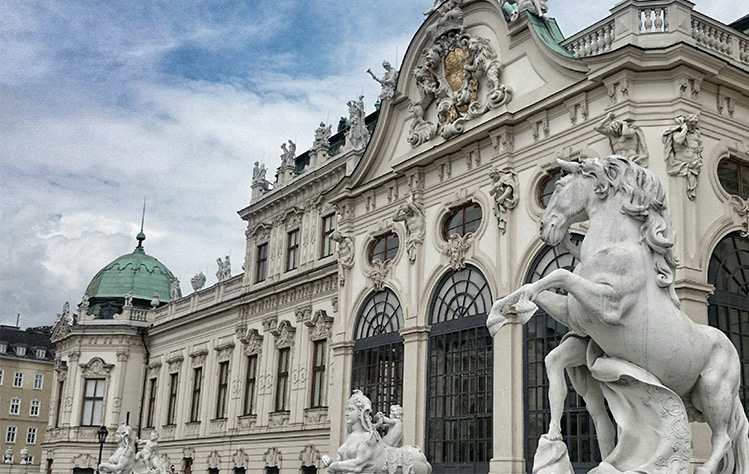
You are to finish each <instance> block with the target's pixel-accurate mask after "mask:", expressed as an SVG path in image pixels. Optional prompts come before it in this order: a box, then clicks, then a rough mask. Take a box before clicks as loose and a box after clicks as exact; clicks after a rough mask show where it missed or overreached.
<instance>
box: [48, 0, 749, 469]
mask: <svg viewBox="0 0 749 474" xmlns="http://www.w3.org/2000/svg"><path fill="white" fill-rule="evenodd" d="M545 4H546V2H544V1H532V2H531V1H519V2H505V1H502V2H500V1H496V0H462V1H461V0H446V1H443V2H439V1H437V2H435V6H434V8H432V9H430V11H429V12H428V15H427V16H426V17H425V21H424V24H423V25H422V26H421V28H420V29H419V30H418V31H417V32H415V35H414V37H413V40H412V42H411V44H410V46H409V49H408V50H407V52H406V54H405V58H404V60H403V61H402V66H401V67H400V71H398V74H397V83H396V85H395V88H394V90H393V91H390V90H388V91H386V92H387V93H386V94H383V96H382V103H381V105H380V108H379V110H378V111H377V112H375V113H373V114H371V115H369V116H366V117H365V116H364V113H363V103H362V98H361V97H352V98H351V99H352V100H351V101H349V103H348V107H349V113H350V117H349V120H348V122H347V121H345V120H344V121H343V122H342V123H341V126H340V127H339V130H338V132H337V133H335V132H334V131H331V129H330V128H329V125H330V124H327V125H326V124H321V125H320V128H319V129H318V130H317V132H314V131H313V130H310V135H312V134H313V133H315V146H313V148H312V149H311V150H309V151H305V152H303V153H301V154H299V155H298V156H297V154H296V145H295V144H294V143H293V142H291V141H289V142H288V144H284V146H283V153H284V155H283V160H282V165H281V167H280V168H279V169H278V171H277V173H276V175H275V180H273V181H271V180H268V179H266V177H265V174H266V170H265V168H264V167H263V166H261V165H256V169H255V172H254V173H253V186H252V196H251V199H250V201H249V205H248V206H247V207H246V208H244V209H241V210H240V211H239V215H240V217H241V218H242V219H244V220H245V221H246V222H247V231H246V237H247V247H246V254H245V257H244V266H243V268H244V269H245V270H244V272H243V273H239V274H235V275H231V269H230V267H229V262H228V258H227V259H226V261H223V260H221V259H220V258H219V260H220V262H221V265H220V266H219V273H220V274H221V277H220V278H219V280H220V281H219V283H217V284H215V285H213V286H209V287H203V284H204V283H205V276H202V278H200V275H196V277H195V278H193V287H194V288H195V292H194V293H191V294H189V295H187V296H182V295H181V294H179V291H178V290H175V288H174V287H173V286H172V285H171V284H172V282H173V280H174V276H173V275H172V274H171V272H170V271H169V270H168V269H167V268H166V267H165V266H164V265H163V264H161V263H160V262H159V261H158V260H156V259H155V258H153V257H150V256H148V255H146V254H145V250H144V247H143V242H144V240H145V235H139V236H138V244H137V245H138V246H137V248H136V250H135V252H134V253H133V254H127V255H123V256H122V257H120V258H118V259H117V260H115V261H113V262H112V264H110V265H108V266H107V267H105V268H104V269H102V271H101V272H100V273H99V274H97V275H96V277H94V279H93V281H92V283H91V285H89V288H88V290H87V291H86V296H85V298H84V301H82V303H81V305H80V306H79V308H78V312H77V314H75V317H70V318H61V319H60V320H59V321H58V323H57V325H56V326H55V329H54V333H53V338H52V339H53V342H55V343H56V344H57V352H56V363H55V377H54V380H53V381H51V383H52V384H53V395H52V401H51V404H50V406H51V408H50V416H49V420H50V421H49V425H48V428H47V432H46V438H45V442H44V445H43V452H42V454H41V458H42V460H41V470H42V472H47V473H50V474H51V473H55V474H57V473H60V474H71V473H73V474H84V473H89V474H90V473H93V471H94V470H95V469H96V465H97V460H98V450H99V443H98V441H97V430H98V429H99V427H100V426H101V425H104V426H106V427H107V429H108V431H109V437H108V439H107V443H106V444H105V445H104V453H105V454H104V459H108V458H109V455H110V454H111V453H112V452H114V450H115V443H114V434H115V431H116V430H117V428H118V426H120V425H121V424H122V423H125V422H126V421H127V422H128V423H129V425H130V426H131V427H132V428H133V430H134V432H135V435H137V436H138V437H139V438H140V439H144V440H145V439H147V438H148V436H149V433H150V432H151V431H152V430H156V431H157V432H158V433H159V435H160V437H159V440H158V446H159V451H158V452H159V453H160V455H161V456H162V457H163V458H164V459H163V461H164V462H163V463H161V464H164V463H165V465H167V466H174V470H175V471H177V472H179V473H184V474H193V473H206V472H207V473H209V474H230V473H231V474H245V473H255V474H276V473H279V474H298V473H300V472H301V473H303V474H311V473H313V472H317V470H318V469H323V464H322V462H321V459H322V457H323V456H324V455H329V456H330V457H331V458H335V452H336V450H337V449H338V447H339V446H341V445H342V444H344V440H345V439H346V435H347V432H346V423H345V418H344V410H345V407H346V404H347V400H349V397H350V396H351V393H352V390H354V389H359V390H361V391H362V392H363V394H364V395H366V396H367V397H368V399H370V400H371V402H372V405H373V412H383V413H388V411H389V408H390V406H391V405H395V404H397V405H401V406H402V407H403V444H404V445H411V444H415V445H418V446H421V447H422V449H423V451H424V454H425V455H426V458H427V460H428V462H429V463H430V464H431V465H432V467H433V470H434V472H435V473H438V474H441V473H466V474H467V473H488V472H491V473H493V474H510V473H512V474H521V473H525V472H531V469H532V462H533V456H534V453H535V452H536V447H537V444H538V442H539V441H538V440H539V437H540V436H541V435H542V434H544V433H546V432H547V429H548V427H549V421H550V408H549V402H548V395H547V394H548V389H549V387H548V379H547V378H546V376H545V371H544V358H545V356H546V355H547V354H548V352H549V351H550V350H551V349H553V348H554V347H556V346H557V345H558V344H559V343H560V341H561V339H562V336H563V335H564V334H565V333H566V332H567V328H566V327H563V326H562V325H560V324H559V323H557V322H555V321H554V320H552V319H551V318H549V317H547V316H546V315H545V313H540V314H537V315H536V316H535V317H534V318H533V319H531V320H530V321H529V322H528V324H526V325H520V324H513V323H510V324H508V325H507V326H506V327H505V328H503V329H502V330H501V331H500V332H499V333H498V334H497V337H496V338H492V337H491V336H490V334H489V331H488V329H487V327H486V320H487V316H488V313H489V311H490V309H491V307H492V303H493V302H494V301H495V300H497V299H499V298H500V297H503V296H505V295H508V294H510V293H511V292H512V291H514V290H515V289H517V288H519V287H520V286H522V285H523V284H524V283H529V282H534V281H537V280H539V279H540V278H542V277H544V276H546V275H548V274H549V273H551V272H552V271H553V270H555V269H558V268H572V267H574V266H575V264H576V263H577V259H576V257H575V256H574V254H575V252H574V249H572V248H571V246H570V245H566V246H560V247H554V248H552V247H548V246H546V245H545V244H544V243H543V241H542V240H541V238H540V236H539V231H538V229H539V222H540V220H541V216H542V215H543V213H544V209H545V206H546V204H547V203H548V200H549V197H550V195H551V193H552V192H553V190H554V187H555V183H556V181H557V180H558V179H559V176H560V169H559V165H558V164H557V161H556V160H557V158H562V159H564V160H567V161H580V160H582V159H584V158H587V157H603V156H609V155H612V154H615V153H616V154H620V155H624V156H626V157H628V158H631V159H633V160H634V161H636V162H637V163H639V164H640V165H642V166H645V167H647V168H648V169H649V170H650V171H651V172H652V173H654V175H655V176H656V177H657V178H658V179H660V181H661V182H662V183H663V186H664V189H665V193H666V199H667V200H668V201H669V202H670V206H671V219H672V221H673V224H674V229H675V233H676V247H675V255H676V257H678V260H679V263H678V266H677V267H676V271H675V275H674V288H675V292H676V294H677V295H678V297H679V298H680V299H681V308H682V310H684V312H685V313H686V314H687V315H688V316H689V317H690V318H691V319H692V320H693V321H695V322H697V323H700V324H706V325H711V326H715V327H717V328H719V329H720V330H721V331H723V332H724V333H726V334H727V335H728V336H729V338H730V340H731V341H732V342H733V343H734V345H735V346H736V349H737V350H738V353H739V356H740V359H741V364H742V367H743V371H744V373H745V374H749V239H748V238H747V235H748V234H749V203H748V201H747V200H749V36H748V35H747V34H746V33H747V31H749V19H747V18H746V17H745V18H744V19H742V20H738V21H737V22H735V23H734V24H732V25H724V24H722V23H719V22H717V21H715V20H713V19H711V18H709V17H706V16H705V15H702V14H700V13H698V12H697V11H695V10H694V8H693V7H694V4H693V3H691V2H690V1H688V0H652V1H645V0H625V1H623V2H620V3H618V4H617V5H616V6H614V7H613V8H612V9H611V13H610V15H609V16H608V17H606V18H604V19H602V20H601V21H599V22H597V23H596V24H594V25H591V26H590V27H588V28H586V29H584V30H583V31H581V32H579V33H577V34H575V35H573V36H571V37H569V38H563V37H562V35H561V33H560V31H559V28H558V27H557V24H556V22H555V21H554V19H553V18H548V17H546V16H539V15H538V14H542V15H543V14H544V13H543V10H544V8H545ZM539 9H540V10H541V11H539ZM566 14H569V15H574V14H575V12H566ZM391 76H392V77H395V75H391ZM388 84H390V82H388ZM383 87H385V84H383ZM388 87H390V85H388ZM341 105H342V104H341ZM248 198H249V196H248ZM572 231H573V235H572V241H573V243H575V242H579V240H580V238H581V236H583V235H585V234H586V231H587V225H586V224H584V223H583V224H575V225H574V226H573V228H572ZM125 250H127V249H123V251H125ZM149 250H151V251H154V252H156V253H158V249H149ZM239 267H240V262H235V268H239ZM136 269H137V270H138V272H135V270H136ZM141 269H144V270H147V271H141ZM136 273H137V274H136ZM181 277H182V278H183V280H184V279H186V278H189V276H188V275H181ZM684 344H689V341H684ZM747 376H749V375H747ZM747 382H749V381H747V380H746V379H742V386H741V389H740V392H739V395H740V397H741V400H742V403H743V404H744V408H745V409H746V407H747V399H749V386H747ZM691 428H692V438H693V444H694V451H693V453H692V463H693V464H694V465H695V466H697V465H700V464H701V463H702V462H704V461H705V459H706V458H707V456H708V455H709V453H710V450H711V441H710V438H711V433H710V429H709V428H708V427H707V425H706V424H704V423H693V424H692V427H691ZM561 432H562V435H563V437H564V440H565V441H566V443H567V446H568V448H569V456H570V460H571V462H572V465H573V466H574V468H575V471H576V472H587V471H588V470H590V469H592V468H593V467H595V466H596V465H597V464H598V463H599V462H600V450H599V446H598V440H597V437H596V433H595V428H594V426H593V421H592V418H591V416H590V415H589V414H588V412H587V411H586V409H585V407H584V406H583V404H582V399H581V398H580V397H578V396H577V395H576V393H575V392H574V391H573V390H570V391H569V393H568V396H567V399H566V402H565V405H564V415H563V417H562V420H561ZM664 472H666V471H664ZM674 472H676V471H674ZM737 472H738V471H737Z"/></svg>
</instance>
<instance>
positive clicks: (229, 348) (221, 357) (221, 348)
mask: <svg viewBox="0 0 749 474" xmlns="http://www.w3.org/2000/svg"><path fill="white" fill-rule="evenodd" d="M213 350H215V351H216V352H217V353H218V361H219V362H224V361H227V360H229V359H230V358H231V354H232V352H234V343H233V342H227V343H224V344H220V345H217V346H216V347H214V348H213Z"/></svg>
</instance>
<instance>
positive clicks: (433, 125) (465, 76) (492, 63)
mask: <svg viewBox="0 0 749 474" xmlns="http://www.w3.org/2000/svg"><path fill="white" fill-rule="evenodd" d="M461 3H462V2H461V0H449V1H448V2H446V3H445V4H444V5H443V6H442V7H440V8H441V9H442V10H443V11H442V13H441V14H440V18H439V20H437V22H436V23H435V24H434V25H432V26H431V27H430V28H429V30H428V31H427V35H428V36H429V38H430V39H431V40H432V42H433V44H432V45H431V46H429V47H428V48H426V49H425V50H424V51H423V53H422V56H423V61H422V64H419V65H417V66H416V67H415V68H414V70H413V76H414V79H415V80H416V85H417V88H418V90H419V98H418V99H417V100H414V101H412V103H411V105H410V106H409V110H410V112H411V116H412V119H413V121H412V123H411V128H410V130H409V137H408V142H409V143H410V144H411V146H414V147H416V146H419V145H421V144H422V143H424V142H426V141H428V140H431V139H432V138H434V137H436V136H437V135H440V136H442V137H443V138H444V139H449V138H451V137H453V136H455V135H458V134H460V133H462V132H463V128H464V123H465V122H467V121H469V120H472V119H474V118H476V117H479V116H481V115H483V114H484V113H486V112H487V111H489V110H491V109H494V108H497V107H499V106H500V105H502V104H504V103H506V102H507V101H509V100H510V97H511V90H510V88H509V87H508V86H505V85H503V84H502V83H500V82H499V75H500V72H501V70H502V66H501V64H500V62H499V60H498V59H497V53H496V52H495V51H494V48H492V46H491V45H490V44H489V40H487V39H485V38H481V37H478V36H474V35H471V34H469V33H468V32H467V31H466V27H465V26H464V25H463V11H462V10H461V9H460V4H461ZM433 110H436V114H435V113H434V112H433Z"/></svg>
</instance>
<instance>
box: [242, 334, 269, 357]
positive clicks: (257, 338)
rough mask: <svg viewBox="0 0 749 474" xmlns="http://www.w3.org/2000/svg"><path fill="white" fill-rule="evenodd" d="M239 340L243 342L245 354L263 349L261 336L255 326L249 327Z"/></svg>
mask: <svg viewBox="0 0 749 474" xmlns="http://www.w3.org/2000/svg"><path fill="white" fill-rule="evenodd" d="M239 340H240V341H241V342H242V344H244V353H245V355H247V356H251V355H254V354H260V353H261V352H262V351H263V336H261V335H260V333H259V332H258V330H257V329H255V328H252V329H249V330H248V331H247V332H246V333H245V334H244V335H242V337H241V338H240V339H239Z"/></svg>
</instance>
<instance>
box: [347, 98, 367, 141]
mask: <svg viewBox="0 0 749 474" xmlns="http://www.w3.org/2000/svg"><path fill="white" fill-rule="evenodd" d="M347 105H348V113H349V123H350V126H349V130H348V133H346V142H347V143H348V144H349V145H351V146H352V147H353V149H354V150H364V149H365V148H366V147H367V144H368V143H369V130H368V129H367V124H366V123H365V120H364V119H365V118H366V113H365V112H364V96H363V95H360V96H359V99H358V100H350V101H348V103H347Z"/></svg>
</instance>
